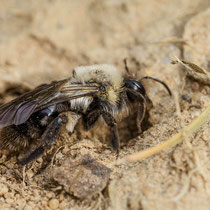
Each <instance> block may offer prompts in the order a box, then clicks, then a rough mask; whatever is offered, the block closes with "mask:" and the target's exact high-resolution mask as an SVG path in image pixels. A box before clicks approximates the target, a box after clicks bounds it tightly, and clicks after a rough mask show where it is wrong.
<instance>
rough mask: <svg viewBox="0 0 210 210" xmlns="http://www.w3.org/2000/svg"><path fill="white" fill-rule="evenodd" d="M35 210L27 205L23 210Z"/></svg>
mask: <svg viewBox="0 0 210 210" xmlns="http://www.w3.org/2000/svg"><path fill="white" fill-rule="evenodd" d="M32 209H33V208H32V207H31V206H29V205H25V207H24V209H23V210H32Z"/></svg>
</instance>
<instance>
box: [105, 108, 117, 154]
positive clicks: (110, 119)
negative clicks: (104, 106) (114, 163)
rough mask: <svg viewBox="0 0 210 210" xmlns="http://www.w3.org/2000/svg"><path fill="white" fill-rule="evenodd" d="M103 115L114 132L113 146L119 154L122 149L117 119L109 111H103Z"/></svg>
mask: <svg viewBox="0 0 210 210" xmlns="http://www.w3.org/2000/svg"><path fill="white" fill-rule="evenodd" d="M102 116H103V118H104V121H105V122H106V124H107V125H108V126H109V127H110V130H111V133H112V146H113V149H114V150H115V151H116V152H117V154H119V150H120V138H119V133H118V129H117V125H116V120H115V119H114V117H113V116H112V115H111V114H110V113H108V112H103V113H102Z"/></svg>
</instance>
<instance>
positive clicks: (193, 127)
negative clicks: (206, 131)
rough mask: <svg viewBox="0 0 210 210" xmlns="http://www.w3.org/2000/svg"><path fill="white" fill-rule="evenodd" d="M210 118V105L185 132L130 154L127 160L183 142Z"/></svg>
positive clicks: (135, 159) (149, 154)
mask: <svg viewBox="0 0 210 210" xmlns="http://www.w3.org/2000/svg"><path fill="white" fill-rule="evenodd" d="M209 119H210V105H209V106H208V107H207V108H206V109H205V110H204V111H203V112H202V113H201V114H200V116H199V117H197V118H196V119H194V120H193V121H192V122H191V123H190V124H189V125H188V126H187V127H186V128H184V134H185V135H183V134H182V132H179V133H177V134H176V135H174V136H173V137H171V138H170V139H168V140H167V141H165V142H163V143H160V144H159V145H157V146H155V147H152V148H149V149H146V150H143V151H142V152H138V153H136V154H133V155H129V156H128V157H126V161H128V162H132V161H137V160H142V159H144V158H147V157H150V156H152V155H155V154H157V153H159V152H161V151H162V150H166V149H168V148H170V147H173V146H175V145H176V144H178V143H180V142H182V141H183V140H184V139H185V138H186V137H189V136H190V135H192V134H193V132H195V131H196V130H198V129H199V128H200V127H201V126H202V125H203V124H204V123H206V122H207V121H208V120H209Z"/></svg>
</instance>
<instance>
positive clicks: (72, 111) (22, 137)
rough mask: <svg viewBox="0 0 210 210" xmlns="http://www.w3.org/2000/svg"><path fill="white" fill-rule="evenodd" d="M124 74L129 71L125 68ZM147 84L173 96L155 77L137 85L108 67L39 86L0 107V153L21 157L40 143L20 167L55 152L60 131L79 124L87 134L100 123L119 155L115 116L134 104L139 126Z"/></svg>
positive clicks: (86, 68)
mask: <svg viewBox="0 0 210 210" xmlns="http://www.w3.org/2000/svg"><path fill="white" fill-rule="evenodd" d="M125 68H126V70H127V71H128V67H127V64H126V62H125ZM143 79H152V80H155V81H157V82H159V83H161V84H162V85H164V87H165V88H166V89H167V91H168V93H169V94H170V95H171V91H170V89H169V87H168V86H167V85H166V84H165V83H164V82H162V81H160V80H158V79H156V78H153V77H143V78H142V79H141V80H140V81H137V80H134V79H132V78H129V77H128V76H125V75H123V73H122V72H121V71H119V70H118V69H117V68H116V67H115V66H112V65H107V64H101V65H92V66H79V67H76V68H75V69H74V70H73V76H72V77H71V78H68V79H64V80H60V81H54V82H52V83H51V84H43V85H40V86H38V87H36V88H35V89H34V90H31V91H29V92H27V93H25V94H23V95H21V96H19V97H17V98H16V99H14V100H12V101H11V102H9V103H6V104H4V105H2V106H0V128H2V129H1V133H0V149H8V150H9V151H20V150H21V149H23V148H26V149H27V148H29V147H30V145H31V144H32V143H33V142H34V141H37V140H39V142H40V143H39V144H38V145H37V146H36V147H34V148H33V149H27V150H28V152H26V154H25V155H24V156H23V158H22V159H20V160H19V161H18V163H19V164H20V165H25V164H27V163H29V162H31V161H34V160H36V159H37V158H38V157H40V156H41V155H43V153H44V152H45V150H47V149H50V148H51V147H52V145H53V144H54V143H55V141H56V139H57V138H58V136H59V133H60V130H61V128H62V126H66V129H67V130H68V131H69V132H73V130H74V127H75V125H76V124H77V123H78V121H79V120H80V119H81V120H82V121H83V124H84V127H85V129H86V130H89V129H91V128H92V127H93V126H94V125H95V124H96V122H97V121H98V119H99V118H100V117H102V118H103V119H104V121H105V123H106V124H107V126H108V127H109V128H110V131H111V134H112V146H113V149H114V150H115V151H116V152H117V153H118V152H119V148H120V139H119V134H118V129H117V124H116V120H115V116H116V115H118V114H119V113H120V112H121V111H122V110H124V109H126V108H127V107H130V105H131V104H134V103H135V104H137V107H138V114H137V123H138V126H140V125H141V123H142V120H143V119H144V116H145V112H146V109H147V103H148V102H151V101H150V99H149V97H148V96H147V94H146V91H145V88H144V86H143V85H142V83H141V81H142V80H143ZM37 142H38V141H37Z"/></svg>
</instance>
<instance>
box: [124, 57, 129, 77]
mask: <svg viewBox="0 0 210 210" xmlns="http://www.w3.org/2000/svg"><path fill="white" fill-rule="evenodd" d="M123 62H124V64H125V70H126V72H127V73H128V74H130V71H129V68H128V65H127V58H124V59H123Z"/></svg>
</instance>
